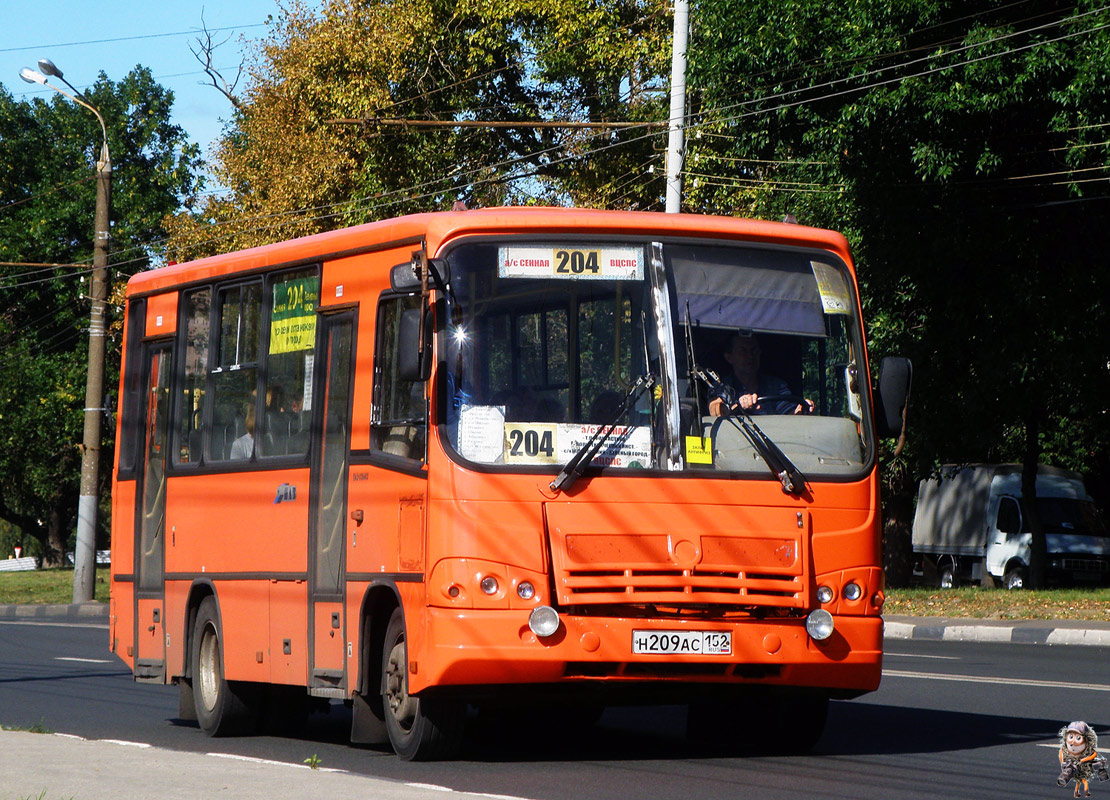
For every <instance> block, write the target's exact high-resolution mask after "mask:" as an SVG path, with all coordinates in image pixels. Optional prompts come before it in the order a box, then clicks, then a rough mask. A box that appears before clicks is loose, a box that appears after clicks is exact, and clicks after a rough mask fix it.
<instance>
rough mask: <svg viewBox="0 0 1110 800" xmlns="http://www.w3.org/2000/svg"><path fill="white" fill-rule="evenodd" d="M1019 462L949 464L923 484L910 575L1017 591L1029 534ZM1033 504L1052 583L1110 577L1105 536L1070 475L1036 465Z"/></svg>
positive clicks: (1078, 479) (1024, 576) (1024, 574)
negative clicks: (1035, 491)
mask: <svg viewBox="0 0 1110 800" xmlns="http://www.w3.org/2000/svg"><path fill="white" fill-rule="evenodd" d="M1027 508H1028V504H1027V501H1026V500H1025V499H1024V498H1023V497H1022V492H1021V465H1020V464H972V465H968V466H958V467H957V466H948V467H944V468H942V470H941V473H940V476H939V477H936V478H927V479H926V480H923V481H921V484H920V487H919V489H918V494H917V512H916V514H915V515H914V520H913V552H914V574H915V576H917V577H920V578H924V579H929V578H932V577H934V576H935V579H936V580H937V581H938V582H939V583H940V586H941V587H944V588H951V587H954V586H957V585H959V584H960V583H961V582H974V583H987V584H991V583H993V581H992V580H991V579H994V580H996V581H998V582H1000V583H1001V584H1002V585H1003V586H1004V587H1006V588H1007V589H1020V588H1022V587H1023V586H1024V585H1025V584H1026V583H1027V581H1028V574H1029V573H1028V570H1029V551H1030V542H1031V540H1032V535H1031V533H1030V528H1029V519H1028V513H1027ZM1037 509H1038V510H1039V511H1040V515H1041V521H1042V522H1043V523H1044V529H1045V544H1046V549H1047V551H1048V559H1047V563H1046V565H1045V567H1046V569H1045V576H1046V580H1047V581H1048V582H1050V583H1053V584H1094V583H1106V582H1108V581H1110V538H1108V532H1107V528H1106V525H1105V523H1104V521H1103V520H1102V517H1101V515H1100V514H1099V511H1098V509H1097V508H1096V507H1095V504H1094V502H1093V501H1092V500H1091V498H1090V496H1089V495H1088V494H1087V489H1086V487H1085V486H1084V485H1083V478H1082V476H1081V475H1079V474H1078V473H1076V472H1071V471H1069V470H1064V469H1059V468H1056V467H1049V466H1045V465H1043V464H1042V465H1039V466H1038V467H1037ZM987 575H989V576H990V578H987V577H986V576H987Z"/></svg>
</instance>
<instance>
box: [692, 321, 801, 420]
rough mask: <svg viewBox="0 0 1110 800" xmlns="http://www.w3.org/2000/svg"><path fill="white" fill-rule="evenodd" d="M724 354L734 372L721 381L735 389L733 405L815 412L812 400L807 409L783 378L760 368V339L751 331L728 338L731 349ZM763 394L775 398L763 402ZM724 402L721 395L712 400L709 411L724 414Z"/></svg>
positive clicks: (766, 410) (762, 411) (755, 409)
mask: <svg viewBox="0 0 1110 800" xmlns="http://www.w3.org/2000/svg"><path fill="white" fill-rule="evenodd" d="M722 355H723V356H724V357H725V361H727V362H728V363H729V365H730V366H731V367H732V374H731V375H724V376H722V378H721V383H723V384H725V385H726V386H728V387H729V388H730V389H731V390H732V395H733V397H736V398H737V399H736V402H735V403H734V404H733V406H732V407H733V408H734V409H735V408H737V407H739V408H742V409H743V410H744V411H746V412H747V413H749V414H804V413H805V412H806V411H813V401H812V400H806V401H805V402H806V405H807V406H808V408H805V407H803V406H802V404H801V403H798V402H797V399H798V398H797V396H796V395H795V394H794V392H792V391H790V387H789V386H788V385H787V383H786V381H784V380H783V379H782V378H778V377H775V376H774V375H768V374H767V373H766V372H761V371H760V369H759V356H760V348H759V339H757V338H756V337H755V336H754V335H753V334H752V333H751V332H750V331H738V332H736V333H734V334H732V336H731V337H730V338H729V343H728V349H727V350H725V352H724V353H722ZM760 397H766V398H774V399H772V400H768V401H765V402H763V403H759V402H757V401H758V400H759V398H760ZM724 411H725V401H724V400H723V399H722V398H721V397H720V396H715V397H712V398H710V400H709V413H710V414H712V415H713V416H715V417H719V416H722V415H723V413H724Z"/></svg>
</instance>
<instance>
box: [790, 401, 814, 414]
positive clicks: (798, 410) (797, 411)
mask: <svg viewBox="0 0 1110 800" xmlns="http://www.w3.org/2000/svg"><path fill="white" fill-rule="evenodd" d="M806 406H808V408H802V404H801V403H799V404H798V405H796V406H795V407H794V413H795V414H805V413H807V412H808V413H810V414H812V413H813V412H814V410H816V408H817V406H815V405H814V404H813V401H812V400H809V399H806Z"/></svg>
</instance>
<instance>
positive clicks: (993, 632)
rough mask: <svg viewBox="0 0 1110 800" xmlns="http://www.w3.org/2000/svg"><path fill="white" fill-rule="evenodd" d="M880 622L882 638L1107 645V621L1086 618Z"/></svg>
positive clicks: (1109, 625)
mask: <svg viewBox="0 0 1110 800" xmlns="http://www.w3.org/2000/svg"><path fill="white" fill-rule="evenodd" d="M884 622H885V626H884V631H883V638H884V639H914V640H918V641H934V642H990V643H999V642H1002V643H1010V644H1050V645H1051V644H1055V645H1086V646H1090V647H1110V623H1105V622H1096V621H1089V620H1020V621H1014V620H975V619H960V618H950V617H886V618H885V620H884Z"/></svg>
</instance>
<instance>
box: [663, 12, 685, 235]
mask: <svg viewBox="0 0 1110 800" xmlns="http://www.w3.org/2000/svg"><path fill="white" fill-rule="evenodd" d="M689 31H690V4H689V0H675V3H674V34H673V37H672V39H671V116H670V121H669V125H668V128H669V131H668V136H667V206H666V208H667V213H668V214H677V213H678V212H679V211H681V210H682V159H683V157H684V156H685V154H686V144H685V141H684V133H685V125H686V47H687V40H688V38H689Z"/></svg>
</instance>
